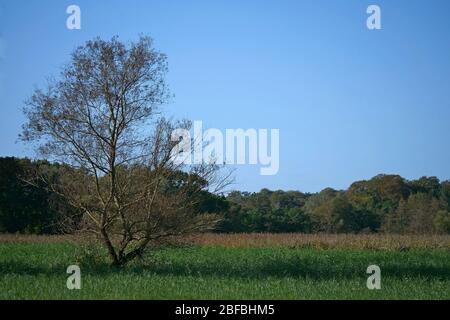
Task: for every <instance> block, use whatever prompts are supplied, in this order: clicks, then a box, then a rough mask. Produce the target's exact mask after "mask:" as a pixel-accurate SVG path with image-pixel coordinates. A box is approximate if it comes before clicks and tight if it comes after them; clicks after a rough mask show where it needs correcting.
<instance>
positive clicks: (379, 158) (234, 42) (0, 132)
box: [0, 0, 450, 191]
mask: <svg viewBox="0 0 450 320" xmlns="http://www.w3.org/2000/svg"><path fill="white" fill-rule="evenodd" d="M70 4H76V5H79V6H80V8H81V26H82V29H81V30H68V29H67V28H66V18H67V16H68V15H67V14H66V8H67V6H68V5H70ZM370 4H377V5H379V6H380V7H381V14H382V17H381V18H382V30H373V31H370V30H368V29H367V28H366V19H367V14H366V8H367V6H368V5H370ZM449 13H450V2H449V1H446V0H442V1H438V0H434V1H425V0H420V1H418V0H412V1H411V0H408V1H406V0H397V1H364V0H342V1H332V0H328V1H326V0H322V1H318V0H311V1H298V0H297V1H286V0H281V1H274V0H273V1H272V0H270V1H269V0H267V1H263V0H259V1H230V0H227V1H219V0H217V1H196V0H191V1H173V0H169V1H162V0H158V1H131V0H128V1H110V0H109V1H100V0H96V1H80V0H73V1H56V0H54V1H45V0H41V1H17V0H14V1H12V0H11V1H6V0H0V107H1V109H0V137H1V138H0V143H1V144H0V156H7V155H16V156H33V154H34V153H33V149H32V148H31V147H30V146H26V145H23V144H22V143H16V141H17V135H18V133H19V132H20V128H21V124H22V123H23V122H24V118H23V115H22V112H21V109H22V106H23V101H24V100H25V99H26V98H27V97H28V96H29V95H30V93H31V92H32V90H33V88H35V87H36V86H41V85H42V84H43V83H44V80H45V79H46V77H48V76H51V75H57V74H58V72H59V68H60V67H61V66H62V65H63V64H64V63H66V62H67V61H68V60H69V54H70V52H71V51H72V50H73V48H74V47H75V46H77V45H80V44H82V43H83V42H84V41H86V40H88V39H91V38H93V37H95V36H100V37H102V38H110V37H111V36H113V35H118V36H119V37H120V39H122V40H125V41H129V40H136V39H137V37H138V35H139V34H140V33H142V34H147V35H150V36H152V37H153V38H154V39H155V46H156V47H157V49H159V50H161V51H162V52H165V53H166V54H167V55H168V59H169V68H170V71H169V74H168V78H167V80H168V84H169V85H170V88H171V91H172V92H173V93H174V94H175V97H174V99H173V101H172V102H171V103H170V104H168V105H167V106H166V111H167V113H168V114H170V115H174V116H176V117H187V118H189V119H192V120H202V121H203V123H204V124H205V125H206V126H208V127H214V128H219V129H225V128H268V129H270V128H279V129H280V170H279V172H278V174H277V175H275V176H261V175H259V167H258V166H240V167H238V169H237V171H236V183H235V186H234V187H235V188H237V189H241V190H250V191H256V190H259V189H261V188H262V187H268V188H271V189H296V190H302V191H318V190H321V189H323V188H325V187H327V186H330V187H333V188H338V189H340V188H347V187H348V186H349V184H350V183H351V182H353V181H355V180H360V179H368V178H370V177H372V176H374V175H376V174H379V173H398V174H400V175H402V176H404V177H406V178H408V179H413V178H418V177H420V176H423V175H435V176H438V177H439V178H440V179H449V178H450V171H449V164H450V140H449V137H450V125H449V120H450V59H449V57H450V19H448V15H449Z"/></svg>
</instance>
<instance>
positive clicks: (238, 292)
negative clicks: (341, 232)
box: [0, 235, 450, 299]
mask: <svg viewBox="0 0 450 320" xmlns="http://www.w3.org/2000/svg"><path fill="white" fill-rule="evenodd" d="M208 237H209V239H211V240H212V239H215V241H210V243H205V239H207V238H208ZM220 237H222V238H221V239H222V241H219V238H218V237H217V236H215V235H206V236H202V237H199V238H197V239H196V240H194V243H195V244H194V245H192V246H190V247H182V248H179V247H170V248H160V249H157V250H154V251H153V252H152V253H151V254H149V255H148V256H146V257H144V259H143V260H141V261H138V262H136V263H133V264H132V265H129V266H128V267H126V268H125V269H123V270H118V269H115V268H112V267H109V266H108V265H107V264H106V260H103V259H95V258H93V257H94V255H86V254H85V253H83V254H81V252H82V251H81V250H80V249H79V247H80V246H79V245H77V244H74V243H67V242H65V241H64V238H61V237H59V238H58V237H56V238H52V237H30V238H27V237H15V236H2V237H0V299H48V298H50V299H116V298H117V299H450V250H449V249H448V247H445V245H446V244H447V243H448V237H443V238H441V239H439V238H432V237H429V238H423V237H422V238H420V237H418V238H414V237H409V238H408V239H409V241H407V240H406V238H405V239H403V241H400V240H401V239H402V238H398V239H397V242H395V241H394V239H392V238H391V239H390V241H391V243H393V245H392V246H389V245H388V244H389V243H390V242H389V241H387V240H386V239H385V238H382V237H381V236H378V237H379V241H378V242H377V241H375V240H374V238H367V237H366V236H361V238H360V239H358V238H357V237H355V236H352V237H350V238H351V240H352V241H350V240H348V244H347V245H346V246H344V245H343V244H341V245H337V243H342V242H344V243H345V241H344V240H342V239H344V238H342V239H341V240H342V241H341V242H339V241H337V240H339V239H337V238H336V237H335V236H319V237H317V238H315V239H312V238H308V239H309V240H308V241H304V240H303V241H300V240H299V239H301V238H302V236H298V238H297V240H296V241H294V240H292V239H290V238H289V239H290V240H288V236H285V237H284V238H283V237H280V238H279V239H278V241H275V240H274V236H273V235H265V236H264V235H239V236H235V235H230V236H226V235H223V236H220ZM255 237H256V238H258V239H259V240H255V241H251V240H252V239H253V240H254V239H255ZM264 237H265V238H264ZM275 237H277V236H275ZM291 237H293V236H292V235H291ZM238 238H240V239H241V240H240V241H237V240H236V239H238ZM264 239H265V240H264ZM333 239H334V240H333ZM336 239H337V240H336ZM438 240H439V241H438ZM364 241H365V242H364ZM255 243H256V244H255ZM323 243H328V244H330V243H335V245H327V246H325V245H323ZM350 243H353V244H354V245H353V246H352V245H350ZM362 243H366V245H362ZM367 243H371V245H370V246H368V245H367ZM376 243H379V246H378V247H377V246H376V245H375V244H376ZM400 243H402V245H401V246H400V245H399V244H400ZM442 243H444V246H442ZM252 244H253V245H252ZM319 244H320V245H319ZM357 244H358V245H357ZM369 247H370V249H368V248H369ZM90 257H91V258H90ZM71 264H79V265H80V267H81V272H82V288H81V290H68V289H67V288H66V279H67V276H68V275H67V274H66V268H67V266H69V265H71ZM371 264H376V265H378V266H380V268H381V285H382V288H381V290H368V289H367V287H366V280H367V277H368V275H367V274H366V269H367V267H368V266H369V265H371Z"/></svg>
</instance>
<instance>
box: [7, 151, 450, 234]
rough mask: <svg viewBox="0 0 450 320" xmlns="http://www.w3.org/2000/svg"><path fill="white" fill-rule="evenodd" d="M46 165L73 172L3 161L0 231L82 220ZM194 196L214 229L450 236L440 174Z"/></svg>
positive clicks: (447, 184)
mask: <svg viewBox="0 0 450 320" xmlns="http://www.w3.org/2000/svg"><path fill="white" fill-rule="evenodd" d="M42 168H45V172H46V175H47V179H52V180H53V181H58V179H64V173H65V172H67V170H74V169H71V168H69V167H67V166H64V165H60V164H52V163H49V162H47V161H31V160H29V159H19V158H14V157H4V158H0V232H8V233H33V234H56V233H62V232H64V230H62V229H61V228H60V222H61V221H63V220H67V218H68V217H70V219H71V221H73V223H75V224H76V223H77V219H76V217H77V216H78V213H77V212H76V210H75V209H74V208H72V207H71V206H70V204H69V203H67V202H65V201H64V199H63V198H62V197H60V196H59V195H58V194H56V193H53V192H52V191H51V190H49V189H48V188H47V187H46V185H45V183H44V182H42V181H43V180H40V179H36V178H35V176H36V172H37V171H38V169H42ZM124 170H126V169H124ZM40 171H42V170H40ZM175 177H176V178H174V179H175V180H176V181H167V186H170V187H168V188H167V192H171V190H172V191H173V188H177V186H180V185H182V184H183V181H186V179H192V177H191V176H189V175H188V174H185V173H183V172H180V173H179V174H177V175H176V176H175ZM199 183H201V182H199ZM171 188H172V189H171ZM196 196H197V197H198V201H197V204H198V205H197V209H198V214H204V213H217V214H219V215H221V216H222V221H221V222H220V223H219V224H218V225H217V227H216V232H227V233H239V232H303V233H319V232H322V233H376V232H379V233H397V234H434V233H444V234H445V233H447V234H448V233H450V181H448V180H447V181H439V179H438V178H436V177H422V178H419V179H417V180H406V179H404V178H402V177H401V176H399V175H384V174H381V175H378V176H375V177H373V178H372V179H370V180H363V181H357V182H354V183H353V184H351V185H350V187H349V188H348V189H347V190H334V189H332V188H326V189H324V190H322V191H321V192H318V193H303V192H300V191H281V190H277V191H271V190H268V189H262V190H261V191H259V192H254V193H250V192H240V191H233V192H230V193H229V194H227V195H226V196H222V195H216V194H212V193H210V192H208V191H207V189H206V188H205V190H204V192H203V193H200V194H199V195H196Z"/></svg>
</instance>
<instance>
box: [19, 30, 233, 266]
mask: <svg viewBox="0 0 450 320" xmlns="http://www.w3.org/2000/svg"><path fill="white" fill-rule="evenodd" d="M166 72H167V62H166V56H165V55H164V54H161V53H159V52H157V51H156V50H155V49H154V48H153V46H152V40H151V39H150V38H148V37H141V38H140V39H139V41H137V42H135V43H131V44H129V45H125V44H123V43H122V42H120V41H119V40H118V39H117V38H116V37H115V38H113V39H111V40H110V41H103V40H101V39H98V38H97V39H94V40H92V41H88V42H87V43H86V44H85V45H83V46H80V47H78V48H77V49H76V50H75V51H74V52H73V54H72V59H71V62H70V63H69V64H68V65H67V66H66V67H65V68H63V71H62V73H61V76H60V79H59V80H58V81H52V82H51V83H50V84H49V85H48V86H47V88H46V90H39V89H37V90H36V91H35V92H34V94H33V95H32V96H31V98H30V99H29V101H28V102H27V104H26V107H25V109H24V113H25V115H26V117H27V120H28V121H27V123H26V124H25V125H24V127H23V133H22V135H21V137H22V139H23V140H25V141H33V142H36V143H37V145H38V146H39V148H38V150H39V152H40V153H41V154H42V155H44V156H46V157H47V158H48V159H50V160H55V161H58V162H61V163H64V164H66V165H69V166H68V167H67V166H66V167H67V168H68V169H67V170H66V172H65V174H64V175H62V176H61V178H60V179H58V181H57V183H48V185H49V186H50V187H51V188H52V190H53V191H54V192H56V193H57V194H59V195H61V196H62V197H64V198H65V199H66V200H67V201H68V202H69V203H70V204H71V205H72V206H73V207H75V208H77V209H78V210H79V212H81V213H82V216H81V218H80V219H79V223H76V225H77V226H78V227H80V226H81V227H82V230H84V231H89V232H92V233H94V234H95V235H96V236H97V237H98V238H99V239H101V240H102V242H103V244H104V245H105V246H106V248H107V249H108V252H109V255H110V257H111V261H112V264H114V265H124V264H125V263H127V262H129V261H130V260H132V259H133V258H135V257H137V256H139V255H141V254H142V253H143V252H144V250H145V249H146V248H147V247H148V245H149V243H151V241H152V240H155V239H159V238H162V237H167V236H173V235H180V234H185V233H188V232H199V231H204V230H209V229H211V228H212V227H213V226H214V224H215V223H216V222H217V221H218V220H219V217H218V216H217V215H214V214H201V213H199V212H198V201H199V199H200V197H199V195H201V193H202V192H205V190H207V189H208V188H211V186H212V185H213V184H215V183H216V185H218V186H223V182H224V181H225V180H224V179H223V177H220V175H218V166H216V165H215V164H202V165H198V166H194V167H191V168H189V171H187V168H185V167H183V166H182V165H181V164H177V163H175V162H174V161H173V151H174V147H175V146H176V144H177V142H176V141H172V139H171V133H172V132H173V130H174V128H175V127H182V128H187V129H188V128H189V127H190V123H189V122H187V121H183V122H177V123H172V122H171V121H168V120H166V119H164V118H161V117H160V116H159V113H158V107H159V106H160V105H162V104H163V103H164V102H166V100H167V98H168V97H169V95H168V90H167V87H166V83H165V80H164V77H165V74H166ZM45 176H46V175H45V173H43V172H42V170H41V172H40V177H41V178H43V179H45ZM69 220H70V219H69ZM66 225H68V226H73V225H75V224H74V223H67V224H66Z"/></svg>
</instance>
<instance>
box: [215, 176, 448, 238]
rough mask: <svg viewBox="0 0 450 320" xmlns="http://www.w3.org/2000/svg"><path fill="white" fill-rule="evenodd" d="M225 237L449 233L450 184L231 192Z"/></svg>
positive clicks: (397, 182)
mask: <svg viewBox="0 0 450 320" xmlns="http://www.w3.org/2000/svg"><path fill="white" fill-rule="evenodd" d="M227 200H228V202H229V203H230V208H229V209H228V210H227V212H226V213H225V220H224V222H223V223H222V225H221V230H222V231H225V232H305V233H316V232H326V233H373V232H384V233H400V234H401V233H408V234H432V233H450V181H443V182H440V181H439V179H438V178H436V177H422V178H420V179H418V180H412V181H407V180H405V179H403V178H402V177H400V176H399V175H378V176H376V177H374V178H372V179H370V180H368V181H357V182H354V183H353V184H352V185H351V186H350V187H349V188H348V189H347V190H340V191H339V190H334V189H331V188H326V189H324V190H322V191H321V192H319V193H302V192H298V191H287V192H286V191H270V190H267V189H262V190H261V191H260V192H256V193H248V192H232V193H230V194H229V195H228V197H227Z"/></svg>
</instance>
